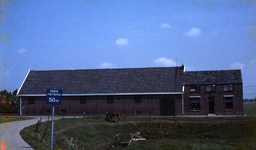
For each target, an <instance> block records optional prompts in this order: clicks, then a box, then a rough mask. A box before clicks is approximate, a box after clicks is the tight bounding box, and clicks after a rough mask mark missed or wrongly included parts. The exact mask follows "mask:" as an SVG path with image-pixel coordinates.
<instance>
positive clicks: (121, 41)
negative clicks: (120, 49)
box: [116, 39, 128, 45]
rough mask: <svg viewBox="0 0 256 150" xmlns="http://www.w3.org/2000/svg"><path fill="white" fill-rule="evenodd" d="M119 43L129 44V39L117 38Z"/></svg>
mask: <svg viewBox="0 0 256 150" xmlns="http://www.w3.org/2000/svg"><path fill="white" fill-rule="evenodd" d="M116 44H117V45H127V44H128V39H118V40H116Z"/></svg>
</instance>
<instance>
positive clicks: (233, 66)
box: [230, 62, 245, 69]
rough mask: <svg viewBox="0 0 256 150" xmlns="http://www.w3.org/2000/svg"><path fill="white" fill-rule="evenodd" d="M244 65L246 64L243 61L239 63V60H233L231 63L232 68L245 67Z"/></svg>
mask: <svg viewBox="0 0 256 150" xmlns="http://www.w3.org/2000/svg"><path fill="white" fill-rule="evenodd" d="M244 66H245V64H242V63H239V62H233V63H232V64H231V65H230V68H232V69H243V68H244Z"/></svg>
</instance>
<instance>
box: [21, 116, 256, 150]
mask: <svg viewBox="0 0 256 150" xmlns="http://www.w3.org/2000/svg"><path fill="white" fill-rule="evenodd" d="M114 120H117V119H116V118H114ZM54 125H55V127H54V130H55V131H54V133H55V134H56V135H57V137H56V138H55V142H54V149H56V150H57V149H67V148H68V147H69V143H70V140H71V138H73V140H72V144H71V146H70V149H72V150H75V149H79V150H82V149H97V150H98V149H107V148H108V147H109V144H110V143H114V140H115V139H114V136H115V135H117V134H119V133H120V134H122V140H123V141H127V142H128V141H129V140H130V133H136V132H140V135H141V136H142V137H143V138H146V139H147V140H146V141H138V142H132V143H131V144H130V145H129V146H127V147H124V148H123V147H121V146H118V144H114V145H115V147H114V148H113V149H117V150H118V149H126V150H133V149H136V150H137V149H141V150H144V149H145V150H147V149H153V150H154V149H156V150H158V149H191V150H192V149H194V150H195V149H214V150H218V149H241V150H247V149H248V150H251V149H256V142H255V140H256V119H255V118H252V117H233V118H216V117H212V118H177V117H149V116H141V117H134V116H128V117H126V118H125V119H123V118H122V119H121V120H120V122H119V123H110V122H107V121H106V120H105V116H103V115H102V116H90V117H85V118H75V119H60V120H56V121H55V122H54ZM47 126H48V127H47ZM46 127H47V131H46V135H45V137H44V139H43V140H42V142H40V140H41V139H42V137H43V135H44V132H45V129H46ZM35 129H36V125H32V126H29V127H26V128H24V129H23V130H22V131H21V136H22V138H23V139H24V140H25V141H26V142H27V143H28V144H30V145H31V146H32V147H33V148H34V149H38V150H40V149H50V143H51V142H50V139H51V138H50V134H51V122H48V123H47V122H43V123H42V124H41V125H40V126H39V128H38V132H35ZM120 138H121V137H120V136H118V137H117V139H120Z"/></svg>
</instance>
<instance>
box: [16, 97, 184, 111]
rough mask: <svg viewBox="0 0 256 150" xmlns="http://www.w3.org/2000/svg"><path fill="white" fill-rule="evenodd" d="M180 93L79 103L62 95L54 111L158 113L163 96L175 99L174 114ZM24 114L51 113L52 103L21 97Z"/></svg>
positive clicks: (179, 101)
mask: <svg viewBox="0 0 256 150" xmlns="http://www.w3.org/2000/svg"><path fill="white" fill-rule="evenodd" d="M181 97H182V96H181V95H143V96H141V102H139V103H136V102H135V96H133V95H129V96H113V103H108V102H107V98H108V97H107V96H87V97H86V103H85V104H80V97H79V96H78V97H75V96H74V97H65V96H63V97H62V104H61V105H55V106H54V108H55V111H54V113H55V114H57V115H61V114H63V113H65V114H84V113H85V114H87V113H88V112H89V113H90V114H106V111H119V112H121V113H123V114H135V111H137V112H140V113H141V114H149V113H150V114H151V115H160V100H161V99H164V98H168V99H174V100H175V115H180V114H181ZM21 99H22V101H23V106H24V109H23V114H24V115H40V114H51V113H52V105H49V104H46V100H45V99H46V98H45V97H34V103H33V104H29V97H21Z"/></svg>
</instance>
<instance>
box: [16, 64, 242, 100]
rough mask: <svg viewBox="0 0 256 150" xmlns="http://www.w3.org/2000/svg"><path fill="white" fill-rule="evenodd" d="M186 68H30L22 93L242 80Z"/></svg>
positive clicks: (121, 90) (156, 89) (229, 73)
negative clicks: (184, 70)
mask: <svg viewBox="0 0 256 150" xmlns="http://www.w3.org/2000/svg"><path fill="white" fill-rule="evenodd" d="M182 69H183V68H182V67H157V68H125V69H85V70H46V71H35V70H31V71H29V73H28V75H27V77H26V79H25V80H24V82H23V84H22V86H21V87H20V89H19V91H18V95H19V96H22V95H23V96H24V95H38V94H41V95H42V94H46V89H52V88H56V89H62V92H63V94H67V95H68V94H71V95H76V94H78V95H81V94H84V95H87V94H92V95H98V94H101V95H104V94H124V95H125V94H128V93H129V94H143V93H145V94H146V93H155V94H158V93H171V92H174V93H175V92H179V93H180V92H182V85H184V84H185V85H192V84H227V83H242V75H241V70H217V71H187V72H183V70H182Z"/></svg>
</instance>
